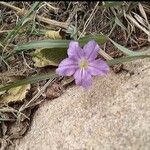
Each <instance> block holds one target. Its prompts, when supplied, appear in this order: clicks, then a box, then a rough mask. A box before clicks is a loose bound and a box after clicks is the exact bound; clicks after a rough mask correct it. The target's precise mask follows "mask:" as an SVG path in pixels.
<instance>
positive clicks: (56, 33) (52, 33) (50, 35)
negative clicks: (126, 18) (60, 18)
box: [45, 30, 62, 40]
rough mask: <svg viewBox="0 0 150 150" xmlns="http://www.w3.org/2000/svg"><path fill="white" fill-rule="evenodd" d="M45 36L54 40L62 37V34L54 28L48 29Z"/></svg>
mask: <svg viewBox="0 0 150 150" xmlns="http://www.w3.org/2000/svg"><path fill="white" fill-rule="evenodd" d="M45 37H47V38H50V39H54V40H56V39H62V36H61V35H60V31H53V30H50V31H47V32H46V33H45Z"/></svg>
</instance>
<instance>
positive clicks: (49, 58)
mask: <svg viewBox="0 0 150 150" xmlns="http://www.w3.org/2000/svg"><path fill="white" fill-rule="evenodd" d="M66 57H67V50H66V49H64V48H53V49H50V48H45V49H37V50H35V52H33V54H32V60H33V61H34V62H35V64H34V66H35V67H45V66H58V64H59V63H60V62H61V61H62V60H63V59H64V58H66Z"/></svg>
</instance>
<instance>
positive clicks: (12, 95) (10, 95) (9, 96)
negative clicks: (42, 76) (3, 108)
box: [0, 84, 31, 103]
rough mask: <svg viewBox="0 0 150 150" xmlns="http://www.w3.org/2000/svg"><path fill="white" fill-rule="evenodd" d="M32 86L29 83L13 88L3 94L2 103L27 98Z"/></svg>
mask: <svg viewBox="0 0 150 150" xmlns="http://www.w3.org/2000/svg"><path fill="white" fill-rule="evenodd" d="M30 87H31V86H30V84H27V85H22V86H18V87H15V88H11V89H10V90H8V91H7V92H6V93H5V94H3V95H2V96H1V100H0V103H10V102H16V101H22V100H23V99H24V98H25V96H26V94H27V92H28V90H29V89H30Z"/></svg>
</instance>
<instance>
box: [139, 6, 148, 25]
mask: <svg viewBox="0 0 150 150" xmlns="http://www.w3.org/2000/svg"><path fill="white" fill-rule="evenodd" d="M139 10H140V12H141V14H142V16H143V17H144V18H145V20H146V22H147V24H149V22H148V19H147V16H146V13H145V11H144V8H143V6H142V4H141V3H139Z"/></svg>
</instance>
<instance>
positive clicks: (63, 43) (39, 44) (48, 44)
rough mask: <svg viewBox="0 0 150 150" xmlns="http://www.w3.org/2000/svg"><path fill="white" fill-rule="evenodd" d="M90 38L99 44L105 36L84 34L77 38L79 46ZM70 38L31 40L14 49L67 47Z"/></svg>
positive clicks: (103, 41)
mask: <svg viewBox="0 0 150 150" xmlns="http://www.w3.org/2000/svg"><path fill="white" fill-rule="evenodd" d="M90 40H95V41H96V42H97V43H99V44H104V43H105V42H106V40H107V38H106V37H105V36H104V35H92V36H85V37H84V38H81V39H80V40H79V43H80V44H81V46H83V45H84V44H86V43H87V42H88V41H90ZM70 41H71V40H40V41H32V42H29V43H25V44H22V45H19V46H16V48H15V51H16V52H17V53H19V52H22V51H27V50H30V49H37V48H68V45H69V43H70Z"/></svg>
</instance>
